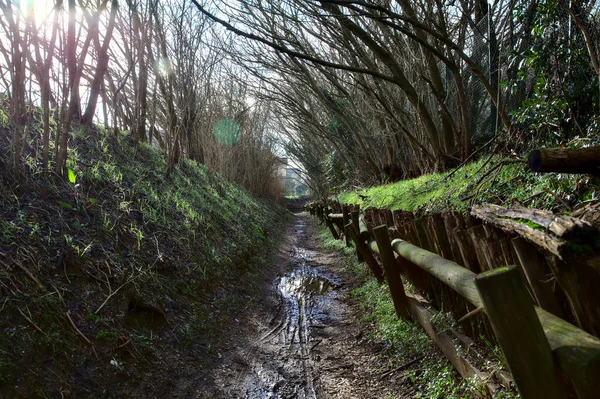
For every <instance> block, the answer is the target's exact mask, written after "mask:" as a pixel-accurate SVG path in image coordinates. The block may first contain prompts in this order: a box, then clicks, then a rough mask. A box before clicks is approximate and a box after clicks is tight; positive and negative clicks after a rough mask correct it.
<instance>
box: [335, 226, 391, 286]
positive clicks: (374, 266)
mask: <svg viewBox="0 0 600 399" xmlns="http://www.w3.org/2000/svg"><path fill="white" fill-rule="evenodd" d="M344 228H345V229H346V231H348V232H349V233H350V235H351V236H352V241H354V243H355V244H356V252H357V253H360V254H362V258H363V259H364V260H365V261H366V262H367V265H368V266H369V269H371V271H372V272H373V274H374V275H375V278H377V281H379V284H382V283H383V272H382V271H381V268H380V267H379V264H378V263H377V261H376V260H375V258H374V257H373V254H372V253H371V252H370V251H369V248H367V246H366V244H365V243H364V242H362V241H361V239H360V238H359V235H358V234H359V233H358V229H357V228H356V225H355V224H354V223H353V222H350V223H348V224H347V225H346V226H344Z"/></svg>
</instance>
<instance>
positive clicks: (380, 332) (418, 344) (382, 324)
mask: <svg viewBox="0 0 600 399" xmlns="http://www.w3.org/2000/svg"><path fill="white" fill-rule="evenodd" d="M319 239H320V242H321V245H322V247H324V248H327V249H329V250H333V251H335V252H337V253H338V254H339V255H340V257H341V258H342V259H343V260H344V262H345V264H346V266H347V268H348V271H349V272H350V273H351V274H352V275H354V276H359V283H358V286H357V287H356V288H355V289H354V290H353V292H352V297H353V299H354V300H355V301H356V302H357V303H358V304H359V306H360V308H361V311H362V312H363V317H362V318H361V321H362V322H363V323H364V324H365V326H369V327H368V328H367V330H369V331H370V333H368V335H367V338H368V339H370V340H372V341H375V342H379V343H382V344H383V347H385V348H386V355H387V356H388V357H389V359H390V367H389V368H390V369H392V370H393V369H394V368H395V367H397V366H399V365H403V364H406V363H407V362H409V361H410V360H412V359H414V358H416V357H419V356H422V357H423V359H422V360H421V361H419V362H417V363H416V364H415V365H414V366H412V367H410V368H409V369H408V370H406V371H403V372H401V374H399V375H393V378H402V380H403V382H404V384H405V385H406V390H405V391H404V392H403V393H402V395H403V397H405V395H406V396H409V395H411V397H415V398H435V399H446V398H453V399H458V398H461V399H470V398H473V399H474V398H478V397H480V394H481V392H482V390H483V389H484V388H483V387H482V385H481V381H476V380H465V379H461V378H459V377H460V376H459V375H458V373H457V372H456V371H455V370H454V367H453V366H452V364H450V362H448V361H447V360H446V358H445V357H444V355H443V354H442V353H441V351H440V350H439V349H438V348H437V346H435V344H434V343H433V342H432V341H431V340H430V338H429V337H428V336H427V334H426V333H425V331H424V330H423V329H422V328H421V327H420V326H419V325H418V324H417V323H416V322H405V321H402V320H399V319H398V317H397V316H396V313H395V310H394V305H393V302H392V298H391V296H390V292H389V289H388V286H387V285H385V284H384V285H379V284H378V283H377V281H376V280H375V279H374V278H373V277H372V275H371V273H370V271H369V270H368V268H367V267H366V266H365V265H364V264H360V263H358V262H357V260H356V256H355V255H354V251H353V249H351V248H347V247H346V246H345V245H344V244H343V242H342V241H340V240H335V239H333V238H332V237H331V233H330V232H329V230H328V229H326V228H324V227H322V228H321V229H320V234H319ZM404 286H405V288H406V289H407V290H408V291H409V292H411V291H412V290H413V287H412V286H411V285H410V283H408V282H406V281H405V282H404ZM437 317H439V318H440V319H439V320H432V322H433V323H434V325H438V324H440V325H441V323H444V320H443V318H444V314H443V313H439V314H438V315H437V316H436V318H437ZM498 363H499V359H493V361H491V362H489V363H482V367H481V368H482V371H489V370H490V368H492V367H498ZM390 378H392V377H390ZM496 397H498V398H506V399H509V398H513V399H514V398H518V397H519V396H518V395H517V394H515V393H513V392H509V391H501V392H500V393H499V394H498V396H496Z"/></svg>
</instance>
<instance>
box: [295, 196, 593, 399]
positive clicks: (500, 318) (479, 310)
mask: <svg viewBox="0 0 600 399" xmlns="http://www.w3.org/2000/svg"><path fill="white" fill-rule="evenodd" d="M499 208H500V207H493V206H491V207H486V208H483V207H481V208H479V209H477V208H476V209H473V212H472V215H473V214H475V215H479V217H478V218H474V217H473V216H466V217H465V216H464V215H462V214H459V213H443V214H436V215H431V216H428V217H423V218H419V219H416V218H415V217H414V215H413V214H412V213H410V212H403V211H396V212H390V211H389V210H380V209H373V208H371V209H367V210H365V211H364V213H363V214H359V209H358V207H356V206H354V207H349V206H341V205H340V204H337V203H327V204H323V203H312V204H309V205H307V209H308V210H309V212H310V213H311V214H312V215H315V216H317V217H318V218H319V219H320V220H321V221H322V222H323V223H325V224H327V226H328V227H329V229H330V231H331V232H332V235H333V236H334V237H335V238H336V239H340V237H341V236H342V235H343V238H344V240H345V241H346V244H347V245H351V242H353V243H354V245H355V246H356V251H357V256H358V257H359V260H360V261H364V262H366V263H367V265H368V267H369V269H370V270H371V271H372V272H373V274H374V276H375V277H376V278H377V279H378V280H379V282H383V281H384V279H385V280H387V283H388V285H389V288H390V292H391V295H392V299H393V302H394V306H395V309H396V313H397V315H398V317H400V318H402V319H411V318H412V319H414V320H416V321H417V322H418V323H419V324H420V325H421V326H422V327H423V328H424V330H425V331H426V332H427V333H428V335H429V336H430V337H431V338H432V339H433V340H434V342H435V343H436V344H437V345H438V346H439V347H440V348H441V350H442V351H443V353H444V354H445V355H446V357H447V358H448V359H449V360H450V361H451V362H452V364H453V365H454V366H455V368H456V369H457V371H458V372H459V373H460V374H461V375H462V376H463V377H466V378H469V377H474V376H478V377H479V378H480V379H481V380H482V381H484V382H485V383H486V387H487V391H488V393H489V394H490V395H492V396H493V395H494V393H495V392H496V391H497V389H498V386H497V384H495V383H494V382H493V381H492V379H491V376H490V375H489V374H488V373H485V372H482V371H481V370H478V369H477V368H476V367H475V366H473V365H472V364H471V363H470V362H469V360H468V359H467V358H466V357H465V356H463V352H461V350H460V346H462V347H465V348H466V350H467V351H468V350H469V348H470V347H471V345H472V344H473V340H472V339H471V338H477V337H479V336H480V335H482V334H483V335H485V336H488V337H490V338H492V339H495V340H496V341H497V342H498V344H499V345H500V347H501V349H502V351H503V353H504V357H505V361H506V363H507V364H506V365H507V366H508V368H509V369H510V371H511V374H512V379H514V382H515V384H516V386H517V389H518V391H519V393H520V394H521V397H523V398H525V399H529V398H545V399H547V398H565V397H568V396H573V395H574V394H575V395H577V397H579V398H586V399H587V398H597V397H599V395H600V394H599V392H600V340H599V339H598V338H597V337H596V336H594V335H592V334H591V333H593V334H595V335H598V331H600V324H599V323H600V317H597V312H599V311H600V306H598V299H599V298H600V289H598V290H597V291H595V293H594V292H593V291H594V290H595V289H597V288H598V287H600V285H599V284H600V268H597V267H598V262H597V259H598V257H597V256H596V254H597V252H598V251H597V250H598V248H597V246H598V243H597V240H596V239H597V238H598V232H597V231H596V230H595V229H594V227H593V226H591V225H590V224H589V223H585V222H582V221H580V220H578V219H576V218H571V217H556V216H555V215H552V214H549V213H548V212H544V211H540V210H525V209H523V208H515V209H514V210H513V211H514V212H517V214H516V215H513V214H510V215H508V216H507V214H506V212H505V208H503V209H499ZM334 212H338V213H334ZM489 212H492V213H494V212H495V214H497V215H501V216H497V220H496V219H494V218H488V219H486V215H488V216H489ZM503 212H504V214H503ZM519 212H520V213H519ZM532 213H533V215H534V216H531V214H532ZM528 215H529V216H528ZM550 215H552V216H550ZM523 216H525V218H523ZM523 219H527V220H526V221H528V220H530V219H533V220H535V223H534V222H530V223H524V220H523ZM482 220H483V221H486V222H487V223H483V224H482V223H481V221H482ZM513 224H514V226H513ZM336 226H337V229H336ZM507 226H508V227H507ZM540 226H542V228H545V231H540ZM375 257H377V258H379V262H381V264H382V266H383V268H382V266H380V263H379V262H378V261H377V260H376V258H375ZM459 263H460V264H459ZM569 268H570V269H571V270H569ZM573 269H577V270H573ZM401 274H403V275H405V276H406V277H407V278H408V280H409V281H410V282H411V283H412V284H413V285H414V286H415V287H416V288H417V289H418V290H419V291H420V292H421V293H423V295H424V296H426V297H427V298H428V300H429V301H430V302H431V303H432V304H433V305H434V306H435V307H437V308H443V309H446V310H449V311H451V312H452V313H453V314H454V316H455V318H456V319H458V320H459V323H460V325H461V326H462V327H463V330H464V334H463V333H460V332H458V331H455V330H453V329H450V330H445V331H437V330H436V328H435V326H434V324H433V323H432V322H431V318H432V316H433V313H435V311H432V310H431V306H430V305H429V303H428V302H427V301H425V300H424V299H423V298H422V297H419V296H412V295H409V294H407V293H406V292H405V290H404V286H403V283H402V279H401V278H400V275H401ZM549 275H550V276H551V277H552V276H553V277H552V278H549ZM432 277H433V278H432ZM586 278H587V281H584V279H586ZM556 282H558V283H559V284H560V286H556ZM594 301H595V302H594ZM567 320H568V321H567ZM573 324H577V325H578V326H579V327H577V326H575V325H573ZM584 330H587V332H586V331H584ZM470 337H471V338H470ZM457 342H458V346H457V345H456V343H457ZM495 377H496V380H499V381H501V382H503V383H505V384H507V383H509V381H511V376H507V375H505V374H502V373H498V374H497V375H496V376H495Z"/></svg>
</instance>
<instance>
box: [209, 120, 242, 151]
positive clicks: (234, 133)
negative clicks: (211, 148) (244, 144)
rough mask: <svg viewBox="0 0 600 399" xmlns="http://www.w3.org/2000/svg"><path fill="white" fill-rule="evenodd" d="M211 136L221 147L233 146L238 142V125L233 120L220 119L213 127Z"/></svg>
mask: <svg viewBox="0 0 600 399" xmlns="http://www.w3.org/2000/svg"><path fill="white" fill-rule="evenodd" d="M213 135H214V136H215V139H216V140H217V141H218V142H219V143H221V144H223V145H234V144H235V143H237V142H238V141H239V140H240V125H239V123H237V122H236V121H234V120H233V119H222V120H220V121H219V122H217V123H216V124H215V126H214V127H213Z"/></svg>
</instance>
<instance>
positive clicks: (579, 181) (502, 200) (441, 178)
mask: <svg viewBox="0 0 600 399" xmlns="http://www.w3.org/2000/svg"><path fill="white" fill-rule="evenodd" d="M599 192H600V179H598V178H594V177H590V176H588V175H567V174H556V173H548V174H536V173H534V172H531V171H530V170H529V169H528V167H527V165H526V164H525V163H523V162H522V161H519V160H515V159H504V160H502V159H500V158H499V157H494V158H492V159H491V160H490V161H489V162H488V160H487V158H482V159H480V160H478V161H475V162H472V163H469V164H467V165H465V166H463V167H461V168H459V169H457V170H450V171H447V172H444V173H438V174H432V175H424V176H421V177H418V178H416V179H410V180H403V181H399V182H396V183H392V184H386V185H381V186H375V187H371V188H367V189H363V190H355V191H347V192H343V193H341V194H340V195H338V199H339V201H340V202H341V203H344V204H359V205H361V207H362V208H363V209H365V208H369V207H375V208H382V209H383V208H388V209H390V210H397V209H400V210H405V211H411V212H417V213H433V212H442V211H465V210H466V209H467V208H468V207H469V206H470V205H472V204H477V203H482V202H489V203H494V204H498V205H506V204H510V203H512V202H513V201H517V202H519V203H521V204H522V205H524V206H528V207H534V208H541V209H550V210H564V211H569V208H570V207H572V206H573V205H575V204H577V203H578V202H581V201H587V200H590V199H592V198H596V197H597V193H599Z"/></svg>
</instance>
